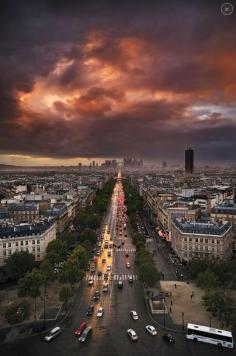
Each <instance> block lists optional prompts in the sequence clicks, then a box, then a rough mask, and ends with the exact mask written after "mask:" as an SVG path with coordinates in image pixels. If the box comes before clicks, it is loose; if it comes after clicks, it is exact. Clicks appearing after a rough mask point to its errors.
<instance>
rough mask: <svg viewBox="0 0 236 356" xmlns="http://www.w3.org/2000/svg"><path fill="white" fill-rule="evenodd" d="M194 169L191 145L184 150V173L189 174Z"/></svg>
mask: <svg viewBox="0 0 236 356" xmlns="http://www.w3.org/2000/svg"><path fill="white" fill-rule="evenodd" d="M193 170H194V151H193V149H192V148H191V147H188V148H187V149H186V150H185V173H187V174H191V173H193Z"/></svg>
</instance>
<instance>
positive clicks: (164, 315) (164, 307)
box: [163, 295, 166, 326]
mask: <svg viewBox="0 0 236 356" xmlns="http://www.w3.org/2000/svg"><path fill="white" fill-rule="evenodd" d="M165 301H166V299H165V295H164V297H163V309H164V314H163V325H164V326H166V303H165Z"/></svg>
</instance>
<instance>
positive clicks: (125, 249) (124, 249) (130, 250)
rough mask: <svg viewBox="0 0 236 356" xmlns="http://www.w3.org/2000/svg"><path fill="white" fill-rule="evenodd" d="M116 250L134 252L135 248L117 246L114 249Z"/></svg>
mask: <svg viewBox="0 0 236 356" xmlns="http://www.w3.org/2000/svg"><path fill="white" fill-rule="evenodd" d="M116 252H136V249H135V248H130V249H128V248H117V249H116Z"/></svg>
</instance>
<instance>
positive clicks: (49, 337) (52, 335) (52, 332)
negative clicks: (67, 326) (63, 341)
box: [44, 326, 61, 341]
mask: <svg viewBox="0 0 236 356" xmlns="http://www.w3.org/2000/svg"><path fill="white" fill-rule="evenodd" d="M60 333H61V328H60V326H56V327H55V328H53V329H51V330H50V331H49V333H48V334H47V335H46V336H45V337H44V339H45V340H46V341H51V340H52V339H54V338H55V337H57V336H58V335H60Z"/></svg>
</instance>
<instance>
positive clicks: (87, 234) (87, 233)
mask: <svg viewBox="0 0 236 356" xmlns="http://www.w3.org/2000/svg"><path fill="white" fill-rule="evenodd" d="M79 241H80V242H81V243H83V242H85V241H89V242H91V243H92V244H95V243H96V242H97V236H96V233H95V231H93V230H91V229H89V228H86V229H84V230H83V232H82V233H81V234H80V235H79Z"/></svg>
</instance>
